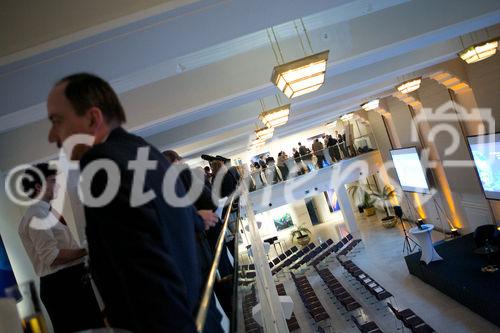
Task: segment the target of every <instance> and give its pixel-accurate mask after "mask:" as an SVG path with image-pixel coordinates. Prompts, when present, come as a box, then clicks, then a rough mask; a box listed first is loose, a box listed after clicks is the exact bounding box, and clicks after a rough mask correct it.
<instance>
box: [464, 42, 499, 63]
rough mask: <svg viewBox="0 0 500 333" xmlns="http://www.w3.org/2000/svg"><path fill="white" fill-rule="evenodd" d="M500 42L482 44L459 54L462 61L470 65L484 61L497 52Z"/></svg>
mask: <svg viewBox="0 0 500 333" xmlns="http://www.w3.org/2000/svg"><path fill="white" fill-rule="evenodd" d="M497 49H498V40H492V41H489V42H486V43H480V44H476V45H473V46H471V47H468V48H466V49H465V50H463V51H462V52H460V53H459V54H458V56H459V57H460V59H462V60H463V61H465V62H466V63H468V64H473V63H475V62H478V61H481V60H484V59H486V58H489V57H491V56H492V55H494V54H495V53H496V52H497Z"/></svg>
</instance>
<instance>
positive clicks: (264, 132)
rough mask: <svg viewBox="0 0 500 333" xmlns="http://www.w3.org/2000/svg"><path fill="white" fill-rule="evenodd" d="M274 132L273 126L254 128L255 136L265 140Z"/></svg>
mask: <svg viewBox="0 0 500 333" xmlns="http://www.w3.org/2000/svg"><path fill="white" fill-rule="evenodd" d="M273 133H274V128H272V127H271V128H269V127H262V128H259V129H257V130H255V135H256V136H257V138H259V139H261V140H263V141H265V140H268V139H270V138H272V137H273Z"/></svg>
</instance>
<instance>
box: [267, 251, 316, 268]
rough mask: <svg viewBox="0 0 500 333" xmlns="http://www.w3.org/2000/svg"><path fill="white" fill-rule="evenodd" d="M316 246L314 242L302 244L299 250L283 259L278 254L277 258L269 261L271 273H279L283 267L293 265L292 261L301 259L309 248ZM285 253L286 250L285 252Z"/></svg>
mask: <svg viewBox="0 0 500 333" xmlns="http://www.w3.org/2000/svg"><path fill="white" fill-rule="evenodd" d="M315 247H316V244H314V243H309V245H306V246H304V247H303V248H302V249H301V250H298V251H295V252H294V253H293V254H292V255H291V256H287V257H286V258H284V259H283V260H282V259H281V258H280V257H279V256H278V258H274V260H273V261H272V262H270V263H269V267H271V272H272V273H273V275H275V274H277V273H279V272H280V271H281V270H283V269H284V268H287V267H289V266H290V265H293V264H294V263H296V262H298V261H301V260H302V258H303V257H304V256H305V255H307V253H309V252H310V251H311V250H313V249H314V248H315ZM285 253H286V252H285Z"/></svg>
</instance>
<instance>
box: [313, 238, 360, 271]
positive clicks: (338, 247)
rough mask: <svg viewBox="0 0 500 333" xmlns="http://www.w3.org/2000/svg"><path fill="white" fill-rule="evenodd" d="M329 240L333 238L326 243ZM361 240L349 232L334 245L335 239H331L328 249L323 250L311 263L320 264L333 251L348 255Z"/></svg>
mask: <svg viewBox="0 0 500 333" xmlns="http://www.w3.org/2000/svg"><path fill="white" fill-rule="evenodd" d="M328 241H331V239H329V240H327V241H326V242H325V243H328ZM360 242H361V239H354V237H353V235H351V234H347V236H345V237H344V238H342V239H341V240H340V241H339V242H338V243H336V244H334V245H332V244H333V241H331V243H330V244H328V247H327V248H326V250H325V251H323V252H321V254H320V255H319V256H317V257H316V258H314V259H313V260H312V261H311V265H312V266H317V265H319V264H320V263H321V262H322V261H323V260H324V259H325V258H326V257H328V256H329V255H330V254H332V253H336V254H337V255H346V254H347V253H349V252H350V251H351V250H352V249H354V247H355V246H356V245H358V244H359V243H360ZM323 244H324V243H323Z"/></svg>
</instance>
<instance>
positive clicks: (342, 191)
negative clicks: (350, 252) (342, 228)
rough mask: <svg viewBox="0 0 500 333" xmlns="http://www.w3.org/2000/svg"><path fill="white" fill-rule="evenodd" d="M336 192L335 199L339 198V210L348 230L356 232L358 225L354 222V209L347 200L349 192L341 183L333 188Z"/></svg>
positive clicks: (352, 232)
mask: <svg viewBox="0 0 500 333" xmlns="http://www.w3.org/2000/svg"><path fill="white" fill-rule="evenodd" d="M335 191H336V192H337V199H338V200H339V204H340V210H341V212H342V216H343V217H344V222H346V223H347V226H348V227H349V231H350V232H351V234H354V233H357V232H358V225H357V224H356V216H355V215H354V210H353V208H352V206H351V201H350V200H349V194H348V193H347V190H346V188H345V185H344V184H341V185H340V186H339V187H338V188H336V189H335Z"/></svg>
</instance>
